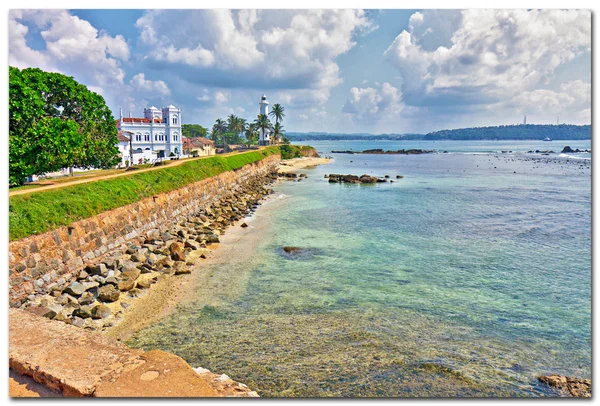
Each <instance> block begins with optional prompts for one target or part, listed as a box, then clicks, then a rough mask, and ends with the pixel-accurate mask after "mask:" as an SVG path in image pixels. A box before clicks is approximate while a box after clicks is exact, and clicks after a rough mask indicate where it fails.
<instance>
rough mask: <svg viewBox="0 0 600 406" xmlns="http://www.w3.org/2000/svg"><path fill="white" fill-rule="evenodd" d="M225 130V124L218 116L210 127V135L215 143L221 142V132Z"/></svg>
mask: <svg viewBox="0 0 600 406" xmlns="http://www.w3.org/2000/svg"><path fill="white" fill-rule="evenodd" d="M225 131H227V124H225V121H223V120H222V119H220V118H217V120H216V121H215V124H214V125H213V128H212V133H211V137H212V140H213V141H214V142H215V145H216V144H223V134H224V133H225Z"/></svg>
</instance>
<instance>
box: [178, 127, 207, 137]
mask: <svg viewBox="0 0 600 406" xmlns="http://www.w3.org/2000/svg"><path fill="white" fill-rule="evenodd" d="M181 132H182V134H183V136H184V137H188V138H196V137H206V136H207V135H208V129H207V128H204V127H202V126H201V125H200V124H183V125H182V126H181Z"/></svg>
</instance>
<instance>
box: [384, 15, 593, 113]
mask: <svg viewBox="0 0 600 406" xmlns="http://www.w3.org/2000/svg"><path fill="white" fill-rule="evenodd" d="M442 13H443V14H442ZM590 49H591V14H590V12H589V11H586V10H529V11H528V10H478V9H472V10H464V11H460V12H458V11H457V12H452V11H431V12H430V11H424V12H423V13H416V14H413V16H412V17H411V18H410V21H409V30H408V31H406V30H405V31H402V32H401V33H400V34H399V35H398V36H397V37H396V39H395V40H394V42H393V43H392V44H391V45H390V46H389V47H388V49H387V50H386V51H385V56H386V58H387V59H388V60H389V61H390V62H391V63H392V64H393V65H394V66H396V67H397V68H398V69H399V71H400V72H401V74H402V77H403V80H404V84H403V87H402V90H403V94H404V95H405V100H406V102H407V103H409V104H412V105H420V104H432V103H434V100H435V99H436V98H438V99H439V100H440V101H442V100H443V101H446V102H448V101H449V100H452V102H453V103H458V104H468V103H473V100H474V97H475V98H476V102H477V103H495V102H498V101H500V100H503V99H505V98H507V97H512V96H514V95H515V94H516V93H518V92H520V91H522V90H529V91H531V90H532V89H533V88H534V87H536V86H539V85H543V84H546V83H548V82H549V81H550V79H551V78H552V77H553V75H554V73H555V70H556V69H557V68H558V67H559V66H561V65H563V64H565V63H567V62H569V61H571V60H573V59H574V58H575V57H577V56H578V55H580V54H582V53H584V52H589V51H590ZM538 96H539V95H538Z"/></svg>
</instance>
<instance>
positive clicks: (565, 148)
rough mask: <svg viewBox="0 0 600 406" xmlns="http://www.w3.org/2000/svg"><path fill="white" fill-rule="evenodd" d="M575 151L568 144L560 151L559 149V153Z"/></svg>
mask: <svg viewBox="0 0 600 406" xmlns="http://www.w3.org/2000/svg"><path fill="white" fill-rule="evenodd" d="M573 152H575V150H573V149H572V148H571V147H570V146H568V145H566V146H565V147H564V148H563V149H562V151H560V153H561V154H568V153H573Z"/></svg>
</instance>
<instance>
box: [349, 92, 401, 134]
mask: <svg viewBox="0 0 600 406" xmlns="http://www.w3.org/2000/svg"><path fill="white" fill-rule="evenodd" d="M403 107H404V106H403V104H402V95H401V93H400V91H399V90H398V89H397V88H395V87H394V86H392V85H391V84H389V83H387V82H384V83H383V84H377V85H376V87H367V88H358V87H353V88H351V89H350V92H349V95H348V98H347V99H346V103H345V104H344V107H343V108H342V112H343V113H347V114H348V115H350V117H351V118H352V120H354V121H355V122H357V123H362V124H367V123H374V122H377V121H380V120H385V119H388V120H389V119H390V118H391V117H393V116H395V115H398V114H399V113H400V112H401V111H402V109H403Z"/></svg>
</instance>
